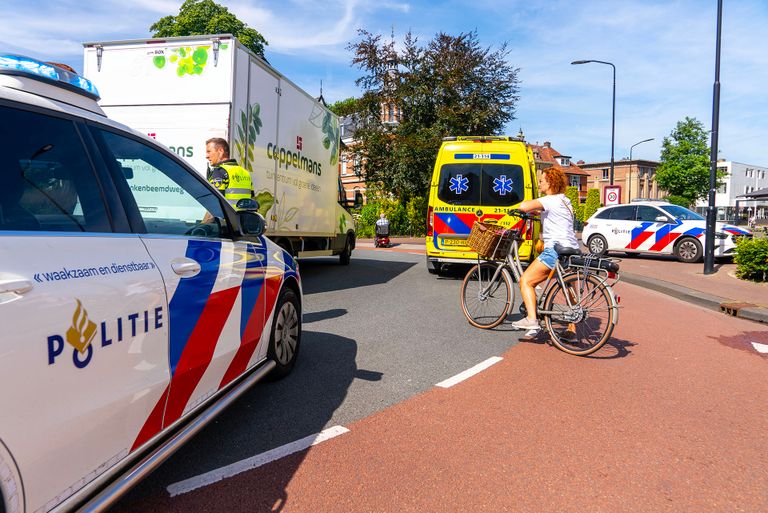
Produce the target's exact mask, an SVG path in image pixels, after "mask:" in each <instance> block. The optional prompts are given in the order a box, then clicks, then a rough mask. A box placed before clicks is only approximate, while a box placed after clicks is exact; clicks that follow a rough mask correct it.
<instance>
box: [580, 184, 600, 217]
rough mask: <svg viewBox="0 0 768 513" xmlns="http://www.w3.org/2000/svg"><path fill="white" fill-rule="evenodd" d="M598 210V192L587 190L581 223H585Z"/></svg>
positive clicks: (596, 190)
mask: <svg viewBox="0 0 768 513" xmlns="http://www.w3.org/2000/svg"><path fill="white" fill-rule="evenodd" d="M598 208H600V191H599V190H598V189H589V190H587V201H586V202H585V203H584V215H583V219H582V220H583V221H586V220H587V219H589V218H590V217H592V215H593V214H594V213H595V212H597V209H598Z"/></svg>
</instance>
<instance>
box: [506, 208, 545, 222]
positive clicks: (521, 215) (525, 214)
mask: <svg viewBox="0 0 768 513" xmlns="http://www.w3.org/2000/svg"><path fill="white" fill-rule="evenodd" d="M509 213H510V214H511V215H513V216H516V217H519V218H521V219H525V220H530V221H536V220H537V219H538V218H539V217H538V216H536V215H534V214H529V213H528V212H524V211H522V210H519V209H517V208H513V209H510V210H509Z"/></svg>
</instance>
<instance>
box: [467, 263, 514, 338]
mask: <svg viewBox="0 0 768 513" xmlns="http://www.w3.org/2000/svg"><path fill="white" fill-rule="evenodd" d="M497 267H498V264H494V263H490V262H484V263H481V264H479V265H473V266H472V268H471V269H470V270H469V272H468V273H467V275H466V276H465V277H464V281H463V282H462V283H461V310H462V311H463V312H464V315H465V316H466V317H467V320H468V321H469V323H470V324H471V325H472V326H475V327H477V328H483V329H489V328H495V327H496V326H498V325H499V324H501V323H502V322H503V321H504V319H505V318H506V317H507V314H508V313H509V307H510V305H511V304H512V302H513V301H514V299H515V291H514V289H513V288H512V280H511V278H510V276H509V272H508V271H507V270H506V269H502V270H501V272H500V273H499V275H498V276H497V277H496V279H495V280H494V281H491V280H492V278H493V274H494V273H495V272H496V268H497Z"/></svg>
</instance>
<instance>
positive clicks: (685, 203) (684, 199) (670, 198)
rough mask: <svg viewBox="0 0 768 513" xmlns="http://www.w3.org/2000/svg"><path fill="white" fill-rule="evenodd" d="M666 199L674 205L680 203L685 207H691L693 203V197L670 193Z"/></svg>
mask: <svg viewBox="0 0 768 513" xmlns="http://www.w3.org/2000/svg"><path fill="white" fill-rule="evenodd" d="M664 199H665V200H666V201H668V202H670V203H672V204H674V205H680V206H681V207H685V208H691V205H693V201H691V198H687V197H685V196H676V195H674V194H670V195H669V196H667V197H666V198H664Z"/></svg>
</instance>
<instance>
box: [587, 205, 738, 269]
mask: <svg viewBox="0 0 768 513" xmlns="http://www.w3.org/2000/svg"><path fill="white" fill-rule="evenodd" d="M705 232H706V219H705V218H704V217H702V216H700V215H699V214H697V213H695V212H693V211H691V210H688V209H687V208H684V207H681V206H679V205H673V204H672V203H665V202H660V201H640V202H633V203H631V204H628V205H614V206H609V207H603V208H600V209H598V210H597V212H595V214H594V215H593V216H592V217H590V218H589V219H588V220H587V222H586V223H585V225H584V229H583V231H582V235H581V238H582V241H583V242H584V244H585V245H586V246H587V248H588V249H589V251H590V252H591V253H595V254H598V255H604V254H606V253H608V252H609V251H622V252H624V253H660V254H668V255H675V256H676V257H677V258H678V260H680V261H681V262H698V261H700V260H701V259H702V256H703V255H704V249H703V248H704V235H705ZM739 237H752V233H751V232H750V231H749V230H744V229H742V228H738V227H736V226H732V225H728V224H724V223H717V224H716V228H715V244H714V246H715V251H714V256H715V257H727V256H732V255H733V252H734V250H735V249H736V240H737V239H738V238H739Z"/></svg>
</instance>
